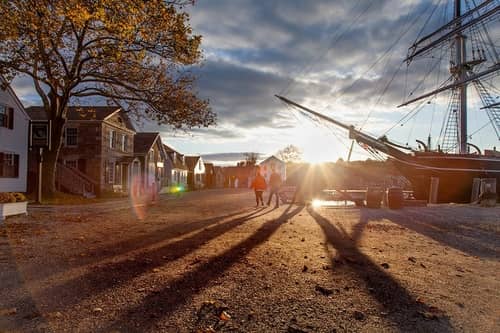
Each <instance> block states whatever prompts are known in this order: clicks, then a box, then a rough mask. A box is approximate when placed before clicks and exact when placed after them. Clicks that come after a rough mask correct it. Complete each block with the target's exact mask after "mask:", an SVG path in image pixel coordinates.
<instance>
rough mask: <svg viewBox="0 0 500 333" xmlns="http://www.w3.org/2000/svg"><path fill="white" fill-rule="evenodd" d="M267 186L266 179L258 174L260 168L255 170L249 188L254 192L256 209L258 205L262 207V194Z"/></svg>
mask: <svg viewBox="0 0 500 333" xmlns="http://www.w3.org/2000/svg"><path fill="white" fill-rule="evenodd" d="M266 187H267V184H266V179H265V178H264V177H263V176H262V175H261V174H260V168H259V167H257V168H256V170H255V179H254V180H253V182H252V185H251V188H253V189H254V191H255V201H256V202H257V207H259V203H260V204H261V205H262V206H264V199H263V198H262V194H263V193H264V191H265V190H266Z"/></svg>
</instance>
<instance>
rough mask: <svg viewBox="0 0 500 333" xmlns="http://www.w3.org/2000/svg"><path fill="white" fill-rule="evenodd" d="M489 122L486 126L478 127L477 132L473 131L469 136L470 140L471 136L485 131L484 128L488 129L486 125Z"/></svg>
mask: <svg viewBox="0 0 500 333" xmlns="http://www.w3.org/2000/svg"><path fill="white" fill-rule="evenodd" d="M490 123H491V122H490V121H489V120H488V122H487V123H486V124H484V125H483V126H481V127H479V128H478V129H477V130H475V131H474V132H472V133H471V134H469V137H471V138H472V136H473V135H475V134H477V133H479V132H480V131H482V130H483V129H485V128H486V127H488V125H489V124H490Z"/></svg>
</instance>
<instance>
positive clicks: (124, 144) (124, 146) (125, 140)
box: [122, 134, 128, 151]
mask: <svg viewBox="0 0 500 333" xmlns="http://www.w3.org/2000/svg"><path fill="white" fill-rule="evenodd" d="M127 146H128V136H126V135H125V134H122V151H127Z"/></svg>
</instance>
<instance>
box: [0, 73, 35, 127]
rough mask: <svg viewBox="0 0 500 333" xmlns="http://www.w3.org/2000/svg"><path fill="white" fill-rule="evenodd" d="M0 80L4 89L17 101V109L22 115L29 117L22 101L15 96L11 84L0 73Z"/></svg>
mask: <svg viewBox="0 0 500 333" xmlns="http://www.w3.org/2000/svg"><path fill="white" fill-rule="evenodd" d="M0 82H1V83H2V85H3V86H4V88H5V89H4V90H5V91H7V92H9V93H10V95H11V96H12V97H13V98H14V101H15V102H16V103H17V106H18V107H19V109H20V110H21V112H22V113H23V114H24V116H25V117H26V118H27V119H29V114H28V112H26V108H25V107H24V105H23V103H22V102H21V100H20V99H19V97H18V96H17V94H16V92H15V91H14V89H12V86H11V85H10V84H9V82H7V80H6V79H5V78H4V77H3V76H1V75H0Z"/></svg>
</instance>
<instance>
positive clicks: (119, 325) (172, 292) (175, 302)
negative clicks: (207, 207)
mask: <svg viewBox="0 0 500 333" xmlns="http://www.w3.org/2000/svg"><path fill="white" fill-rule="evenodd" d="M303 208H304V207H302V206H299V207H296V208H295V209H293V210H292V205H290V206H288V207H287V208H286V209H285V211H284V212H283V213H282V214H281V215H280V216H279V217H278V218H276V219H273V220H270V221H268V222H266V223H264V224H263V225H262V226H261V227H260V228H259V229H257V230H256V231H255V233H254V234H252V235H251V236H249V237H248V238H246V239H245V240H243V241H241V242H240V243H238V244H237V245H235V246H233V247H232V248H230V249H228V250H226V251H225V252H224V253H222V254H221V255H219V256H216V257H214V258H212V259H211V260H209V261H208V262H206V263H204V264H202V265H200V266H198V267H197V268H196V269H195V270H193V271H190V272H188V273H186V274H185V275H183V276H181V277H179V278H177V279H174V280H173V281H171V282H170V283H169V284H168V285H167V286H165V287H164V288H163V289H162V290H160V291H159V292H156V293H154V294H150V295H148V296H146V297H145V298H144V300H143V301H142V302H141V303H140V304H138V305H136V306H133V307H131V308H129V309H128V310H126V311H125V312H124V313H123V314H122V315H121V316H119V317H118V318H116V319H115V321H114V322H113V323H111V325H110V326H108V327H105V328H104V329H102V332H109V331H112V330H116V329H117V330H119V331H126V332H137V331H138V332H142V331H148V330H149V329H150V328H152V327H153V326H154V325H155V323H156V322H157V320H159V319H161V318H164V317H168V316H169V315H170V314H172V313H173V312H174V311H175V310H176V309H177V308H178V307H179V306H181V305H184V304H186V303H187V302H189V301H190V300H191V299H192V298H193V296H194V295H195V294H196V293H197V292H199V291H200V290H201V289H203V288H205V287H207V286H208V285H209V284H210V283H211V281H214V280H216V279H217V278H220V277H221V276H223V274H224V273H225V272H226V271H227V270H228V269H229V268H230V267H231V266H232V265H234V264H235V263H237V262H238V261H239V260H241V259H242V258H244V257H245V256H246V255H247V254H248V253H250V251H252V249H254V248H255V247H257V246H258V245H260V244H262V243H263V242H265V241H266V240H267V239H269V237H271V236H272V235H273V234H274V233H275V232H276V230H278V228H279V227H280V226H281V225H282V224H283V223H286V222H287V220H288V219H290V218H292V217H293V216H295V215H297V214H298V213H300V212H301V211H302V210H303Z"/></svg>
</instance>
